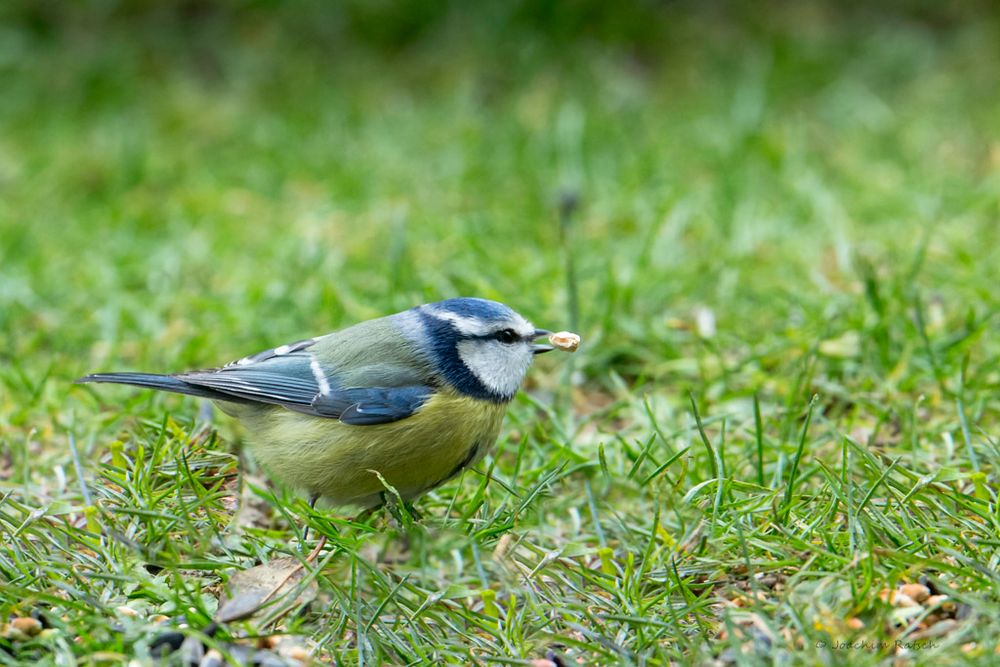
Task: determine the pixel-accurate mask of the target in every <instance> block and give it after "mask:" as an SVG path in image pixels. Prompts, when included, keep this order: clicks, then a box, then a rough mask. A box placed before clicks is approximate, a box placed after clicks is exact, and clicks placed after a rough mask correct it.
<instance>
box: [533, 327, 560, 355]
mask: <svg viewBox="0 0 1000 667" xmlns="http://www.w3.org/2000/svg"><path fill="white" fill-rule="evenodd" d="M551 333H552V332H551V331H546V330H545V329H535V332H534V333H533V334H531V337H532V339H535V338H542V337H543V336H545V337H547V336H548V335H549V334H551ZM554 349H556V348H554V347H552V346H551V345H538V344H537V343H536V344H535V345H532V346H531V351H532V352H534V353H535V354H542V353H543V352H551V351H552V350H554Z"/></svg>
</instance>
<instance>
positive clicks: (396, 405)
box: [312, 386, 434, 426]
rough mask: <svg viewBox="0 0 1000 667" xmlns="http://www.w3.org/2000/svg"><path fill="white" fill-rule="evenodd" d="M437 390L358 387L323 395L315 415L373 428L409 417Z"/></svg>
mask: <svg viewBox="0 0 1000 667" xmlns="http://www.w3.org/2000/svg"><path fill="white" fill-rule="evenodd" d="M433 393H434V390H433V389H432V388H431V387H427V386H411V387H355V388H352V389H340V390H334V391H332V392H330V393H329V394H319V395H318V396H316V398H314V399H313V402H312V409H313V412H312V414H316V415H318V416H320V417H336V418H338V419H340V421H342V422H344V423H345V424H354V425H356V426H371V425H373V424H386V423H388V422H394V421H399V420H400V419H404V418H406V417H409V416H410V415H412V414H413V413H414V412H416V411H417V410H418V409H420V407H421V406H422V405H423V404H424V403H426V402H427V399H428V398H430V396H431V394H433Z"/></svg>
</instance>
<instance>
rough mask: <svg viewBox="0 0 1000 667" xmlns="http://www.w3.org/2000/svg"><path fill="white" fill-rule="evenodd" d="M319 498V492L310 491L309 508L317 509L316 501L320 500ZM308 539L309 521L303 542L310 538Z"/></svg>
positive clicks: (303, 532)
mask: <svg viewBox="0 0 1000 667" xmlns="http://www.w3.org/2000/svg"><path fill="white" fill-rule="evenodd" d="M318 500H319V494H318V493H310V494H309V509H311V510H314V509H316V501H318ZM308 539H309V524H308V523H307V524H306V528H305V530H303V531H302V542H303V543H305V541H306V540H308Z"/></svg>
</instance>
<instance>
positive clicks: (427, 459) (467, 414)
mask: <svg viewBox="0 0 1000 667" xmlns="http://www.w3.org/2000/svg"><path fill="white" fill-rule="evenodd" d="M506 408H507V406H506V405H505V404H496V403H491V402H488V401H480V400H476V399H473V398H469V397H467V396H461V395H458V394H455V393H450V392H442V393H437V394H434V395H433V396H432V397H431V398H430V399H429V400H428V401H427V403H425V404H424V405H423V406H422V407H421V408H420V409H419V410H418V411H417V412H416V413H414V414H413V415H412V416H410V417H407V418H406V419H401V420H399V421H397V422H391V423H388V424H379V425H375V426H352V425H349V424H344V423H342V422H340V421H338V420H336V419H324V418H320V417H311V416H309V415H303V414H301V413H298V412H292V411H290V410H286V409H284V408H278V407H275V408H266V409H264V410H261V411H254V412H253V413H252V414H245V415H244V414H238V413H237V416H238V417H239V418H240V419H241V421H243V422H244V423H245V424H246V426H247V428H248V430H249V431H250V436H251V437H250V440H251V442H250V444H251V451H252V452H253V454H254V457H255V458H256V459H257V461H258V462H259V463H260V464H261V465H263V466H264V468H266V469H267V470H268V471H269V472H270V473H271V474H273V475H274V476H275V477H277V478H279V479H281V480H282V481H283V482H285V483H287V484H290V485H292V486H295V487H299V488H302V489H304V490H306V491H308V492H309V493H310V494H319V495H320V496H323V497H324V498H327V499H328V500H330V501H331V502H332V503H334V504H336V505H348V504H351V505H363V506H368V505H374V504H377V503H378V502H379V498H378V496H379V494H380V493H381V492H382V491H384V487H383V485H382V483H381V482H380V481H379V479H378V475H376V474H375V472H374V471H378V473H379V474H381V475H382V477H383V478H384V479H385V480H386V481H387V482H388V483H389V484H391V485H392V486H393V487H395V488H396V490H397V491H399V493H400V495H402V496H403V497H404V498H414V497H416V496H418V495H420V494H421V493H424V492H425V491H428V490H430V489H432V488H434V487H435V486H437V485H439V484H441V483H442V482H444V481H445V480H447V479H449V478H450V477H452V476H454V475H455V474H456V473H458V472H459V471H460V470H461V469H462V468H463V467H465V466H466V465H470V464H472V463H475V462H476V461H478V460H479V459H480V458H482V457H483V456H484V455H485V454H486V453H487V452H488V451H489V449H490V448H491V447H492V446H493V444H494V443H495V442H496V439H497V436H498V435H499V433H500V426H501V423H502V422H503V416H504V412H505V411H506Z"/></svg>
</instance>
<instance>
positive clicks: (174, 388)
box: [76, 373, 247, 403]
mask: <svg viewBox="0 0 1000 667" xmlns="http://www.w3.org/2000/svg"><path fill="white" fill-rule="evenodd" d="M86 382H107V383H110V384H129V385H133V386H136V387H145V388H146V389H158V390H160V391H171V392H174V393H175V394H188V395H190V396H200V397H201V398H211V399H213V400H217V401H229V402H231V403H246V402H247V401H246V400H245V399H241V398H238V397H236V396H231V395H229V394H224V393H222V392H221V391H215V390H213V389H209V388H207V387H199V386H198V385H194V384H191V383H189V382H185V381H184V380H181V379H178V378H176V377H174V376H172V375H157V374H155V373H94V374H93V375H87V376H85V377H82V378H80V379H79V380H76V384H83V383H86Z"/></svg>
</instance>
